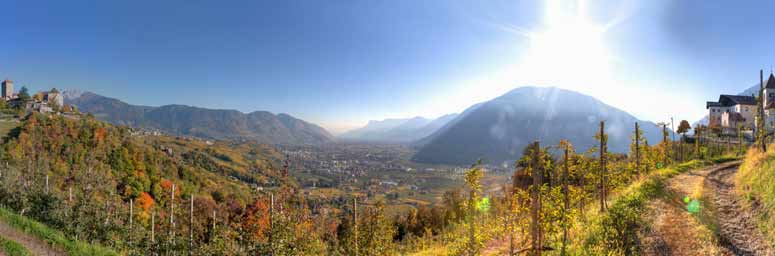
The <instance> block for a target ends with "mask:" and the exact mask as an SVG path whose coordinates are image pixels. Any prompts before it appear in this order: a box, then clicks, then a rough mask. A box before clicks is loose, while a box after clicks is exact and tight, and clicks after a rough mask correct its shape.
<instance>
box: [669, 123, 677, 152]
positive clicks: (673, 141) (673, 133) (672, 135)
mask: <svg viewBox="0 0 775 256" xmlns="http://www.w3.org/2000/svg"><path fill="white" fill-rule="evenodd" d="M670 131H671V133H670V136H671V137H672V139H671V140H670V148H671V149H672V152H675V145H676V144H675V125H674V124H673V117H672V116H671V117H670ZM673 157H675V156H673Z"/></svg>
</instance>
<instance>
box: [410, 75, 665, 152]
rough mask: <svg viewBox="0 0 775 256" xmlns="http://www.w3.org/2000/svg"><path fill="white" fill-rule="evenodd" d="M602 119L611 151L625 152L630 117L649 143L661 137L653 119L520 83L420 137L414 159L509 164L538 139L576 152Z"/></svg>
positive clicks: (576, 95)
mask: <svg viewBox="0 0 775 256" xmlns="http://www.w3.org/2000/svg"><path fill="white" fill-rule="evenodd" d="M600 121H605V124H606V126H605V128H606V132H607V133H608V135H609V141H608V148H609V151H611V152H627V151H628V150H629V144H630V141H631V139H630V136H631V135H632V132H633V129H634V124H635V122H639V123H640V126H641V128H642V129H643V133H644V136H645V138H647V139H648V141H649V142H651V143H652V144H656V143H657V142H658V141H660V140H661V134H662V132H661V129H660V128H658V127H657V126H656V125H655V124H654V123H651V122H646V121H640V120H638V119H637V118H635V117H633V116H632V115H630V114H628V113H626V112H624V111H622V110H619V109H616V108H614V107H612V106H609V105H606V104H605V103H603V102H600V101H599V100H597V99H595V98H593V97H590V96H587V95H584V94H580V93H577V92H573V91H569V90H563V89H558V88H540V87H521V88H517V89H514V90H512V91H510V92H508V93H506V94H504V95H502V96H500V97H498V98H495V99H493V100H490V101H488V102H484V103H480V104H477V105H474V106H472V107H470V108H469V109H467V110H466V111H465V112H463V114H461V115H460V116H459V117H458V118H457V120H453V121H451V122H450V123H449V125H448V126H447V127H443V128H441V129H439V130H438V131H437V132H436V133H434V134H432V135H430V136H429V137H427V138H424V139H422V140H421V142H422V143H420V144H418V145H419V146H420V148H419V150H418V152H417V153H416V154H415V155H414V156H413V159H412V160H413V161H415V162H420V163H438V164H457V165H465V164H471V163H474V162H476V161H477V159H479V158H482V159H483V160H484V161H485V162H487V163H492V164H501V163H511V161H513V160H516V159H517V158H518V157H519V156H520V155H521V154H522V151H523V149H524V147H525V146H526V145H527V144H528V143H530V142H532V141H534V140H540V141H541V143H542V145H543V146H549V145H555V144H557V143H558V142H559V141H560V140H561V139H568V140H569V141H570V142H571V143H573V145H574V146H575V147H576V149H577V150H578V151H584V150H587V149H588V148H590V147H593V146H595V145H597V141H596V140H595V139H594V136H595V134H596V133H597V132H598V131H599V130H598V129H599V123H600Z"/></svg>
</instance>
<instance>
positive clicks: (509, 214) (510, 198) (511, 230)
mask: <svg viewBox="0 0 775 256" xmlns="http://www.w3.org/2000/svg"><path fill="white" fill-rule="evenodd" d="M515 169H516V167H515ZM506 193H507V194H506V196H508V203H509V210H508V211H507V212H506V217H507V218H506V221H507V222H508V231H507V232H509V256H514V212H513V211H514V188H511V189H510V190H509V191H508V192H506Z"/></svg>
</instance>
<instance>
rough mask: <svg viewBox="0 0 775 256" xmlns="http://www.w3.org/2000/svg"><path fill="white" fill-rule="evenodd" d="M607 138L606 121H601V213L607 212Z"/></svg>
mask: <svg viewBox="0 0 775 256" xmlns="http://www.w3.org/2000/svg"><path fill="white" fill-rule="evenodd" d="M605 153H606V138H605V121H600V211H601V212H605V193H606V192H605V183H606V180H605V176H606V172H607V170H606V166H605V165H606V163H605V161H606V159H605V158H606V157H605Z"/></svg>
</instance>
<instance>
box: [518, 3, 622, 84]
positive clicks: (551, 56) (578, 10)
mask: <svg viewBox="0 0 775 256" xmlns="http://www.w3.org/2000/svg"><path fill="white" fill-rule="evenodd" d="M545 8H546V10H545V11H546V13H545V18H544V19H545V20H544V26H543V27H542V29H539V30H537V31H534V32H530V33H528V34H527V36H528V38H529V41H530V48H529V49H528V51H527V53H526V55H525V57H524V58H523V59H522V61H521V64H520V66H519V70H520V72H519V73H520V77H521V79H523V80H524V81H525V82H527V83H536V84H542V85H575V86H579V85H586V86H589V85H595V86H601V85H608V84H610V83H611V64H610V62H611V59H612V58H611V56H610V54H609V53H608V50H607V49H606V46H605V43H604V41H603V34H604V32H605V29H604V26H601V25H597V24H594V23H593V22H591V21H589V19H587V17H586V16H585V14H584V8H583V2H582V1H547V2H546V7H545Z"/></svg>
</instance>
